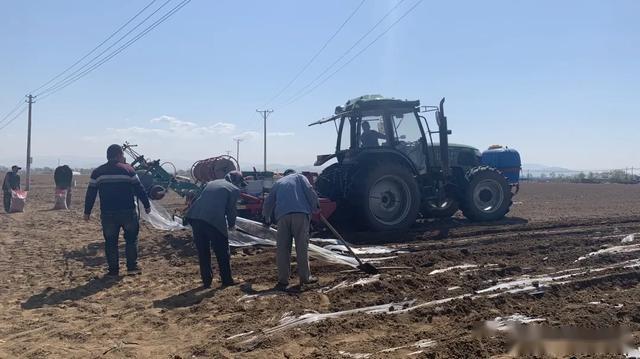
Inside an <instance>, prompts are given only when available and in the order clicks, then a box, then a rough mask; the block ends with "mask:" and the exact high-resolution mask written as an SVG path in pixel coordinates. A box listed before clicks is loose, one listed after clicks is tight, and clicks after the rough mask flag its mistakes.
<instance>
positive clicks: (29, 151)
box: [25, 95, 33, 191]
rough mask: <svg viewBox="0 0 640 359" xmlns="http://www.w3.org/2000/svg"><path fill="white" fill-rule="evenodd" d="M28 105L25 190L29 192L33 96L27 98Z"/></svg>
mask: <svg viewBox="0 0 640 359" xmlns="http://www.w3.org/2000/svg"><path fill="white" fill-rule="evenodd" d="M27 103H28V104H29V120H28V125H27V179H26V180H27V183H26V184H25V190H27V191H28V190H29V185H30V184H31V105H33V96H32V95H28V96H27Z"/></svg>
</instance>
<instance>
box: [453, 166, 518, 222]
mask: <svg viewBox="0 0 640 359" xmlns="http://www.w3.org/2000/svg"><path fill="white" fill-rule="evenodd" d="M467 181H468V182H467V183H468V185H467V189H466V191H465V193H464V199H463V202H462V213H463V214H464V216H465V217H467V218H469V219H470V220H472V221H495V220H498V219H501V218H503V217H504V216H505V215H506V214H507V212H509V209H510V207H511V203H512V202H511V196H512V194H511V188H510V187H509V183H507V180H506V178H505V177H504V176H503V175H502V173H500V172H498V170H496V169H494V168H491V167H486V166H482V167H477V168H474V169H471V170H470V171H469V173H468V174H467Z"/></svg>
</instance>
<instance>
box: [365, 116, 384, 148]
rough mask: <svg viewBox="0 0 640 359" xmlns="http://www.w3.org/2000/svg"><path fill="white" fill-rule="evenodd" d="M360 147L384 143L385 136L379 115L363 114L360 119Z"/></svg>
mask: <svg viewBox="0 0 640 359" xmlns="http://www.w3.org/2000/svg"><path fill="white" fill-rule="evenodd" d="M359 138H360V147H379V146H384V145H386V142H387V136H386V134H385V130H384V121H382V117H381V116H365V117H362V119H361V120H360V136H359Z"/></svg>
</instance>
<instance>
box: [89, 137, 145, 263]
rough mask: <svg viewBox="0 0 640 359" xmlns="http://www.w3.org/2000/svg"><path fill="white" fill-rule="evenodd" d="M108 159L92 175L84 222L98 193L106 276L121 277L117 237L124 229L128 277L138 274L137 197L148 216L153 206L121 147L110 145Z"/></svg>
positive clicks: (138, 225)
mask: <svg viewBox="0 0 640 359" xmlns="http://www.w3.org/2000/svg"><path fill="white" fill-rule="evenodd" d="M107 160H108V162H107V163H105V164H103V165H102V166H100V167H98V168H96V169H95V170H94V171H93V172H92V173H91V180H90V181H89V187H88V188H87V196H86V198H85V204H84V219H85V221H88V220H89V219H90V216H91V210H92V208H93V204H94V203H95V201H96V196H97V195H98V194H99V195H100V212H101V213H100V220H101V222H102V233H103V234H104V240H105V254H106V257H107V264H108V266H109V272H108V273H107V275H109V276H118V275H119V268H120V265H119V261H118V237H119V236H120V228H122V229H123V230H124V240H125V243H126V247H125V255H126V257H127V271H128V272H129V274H139V273H140V268H139V267H138V232H139V230H140V224H139V222H138V214H137V213H136V203H135V197H137V198H138V199H139V200H140V201H142V204H143V205H144V210H145V212H146V213H150V212H151V204H150V203H149V199H148V198H147V194H146V193H145V191H144V188H143V187H142V184H141V183H140V179H139V178H138V175H137V174H136V171H135V170H134V169H133V167H131V166H130V165H128V164H126V163H125V158H124V153H123V152H122V147H120V146H119V145H111V146H109V148H108V149H107Z"/></svg>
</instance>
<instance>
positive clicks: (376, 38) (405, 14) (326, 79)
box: [285, 0, 423, 106]
mask: <svg viewBox="0 0 640 359" xmlns="http://www.w3.org/2000/svg"><path fill="white" fill-rule="evenodd" d="M422 1H423V0H418V1H417V2H416V3H415V4H414V5H413V6H412V7H411V8H409V10H407V11H406V12H405V13H404V14H402V16H400V17H399V18H398V19H397V20H396V21H394V22H393V23H392V24H391V25H389V27H387V28H386V29H385V30H384V31H383V32H381V33H380V34H379V35H378V36H376V37H375V38H374V39H373V40H372V41H371V42H370V43H368V44H367V46H365V47H364V48H362V50H360V51H359V52H358V53H357V54H355V55H354V56H353V57H351V58H350V59H349V61H347V62H345V63H344V64H342V66H340V67H339V68H338V69H336V70H335V71H334V72H332V73H331V74H329V76H327V77H325V78H324V79H322V81H320V82H319V83H317V84H316V85H315V86H313V87H312V88H311V89H309V90H308V91H306V92H304V93H303V94H302V95H300V96H298V97H297V98H294V99H293V100H291V101H290V102H288V103H286V104H285V106H288V105H291V104H292V103H294V102H296V101H298V100H300V99H301V98H303V97H305V96H306V95H308V94H310V93H311V92H313V91H314V90H315V89H317V88H318V87H320V86H321V85H322V84H324V83H325V82H327V81H328V80H329V79H330V78H332V77H333V76H335V75H336V74H337V73H338V72H340V70H342V69H343V68H345V67H346V66H347V65H349V64H350V63H351V62H353V60H355V59H356V58H357V57H358V56H360V55H362V54H363V53H364V52H365V51H366V50H367V49H369V48H370V47H371V46H372V45H373V44H375V43H376V42H377V41H378V40H379V39H380V38H381V37H382V36H384V35H385V34H386V33H387V32H389V31H390V30H391V29H392V28H393V27H394V26H395V25H397V24H398V23H399V22H400V21H401V20H402V19H404V18H405V17H406V16H407V15H409V13H410V12H411V11H413V9H415V8H416V7H418V5H420V3H422Z"/></svg>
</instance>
